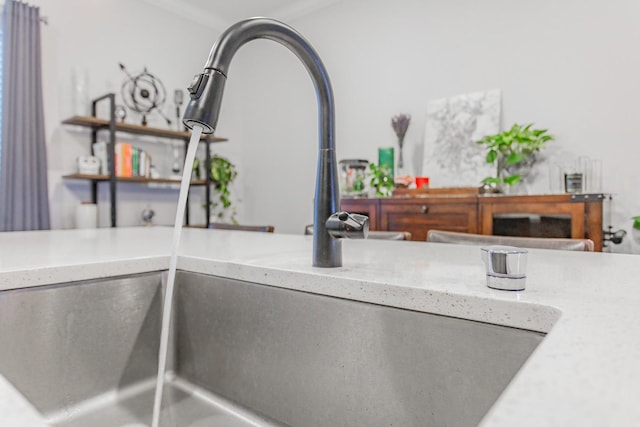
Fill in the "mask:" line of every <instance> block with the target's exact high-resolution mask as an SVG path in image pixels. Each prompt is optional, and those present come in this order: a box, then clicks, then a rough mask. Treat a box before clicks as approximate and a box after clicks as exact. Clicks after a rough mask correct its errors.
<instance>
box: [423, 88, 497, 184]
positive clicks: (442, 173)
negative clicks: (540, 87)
mask: <svg viewBox="0 0 640 427" xmlns="http://www.w3.org/2000/svg"><path fill="white" fill-rule="evenodd" d="M500 119H501V92H500V90H497V89H496V90H488V91H483V92H474V93H468V94H463V95H457V96H454V97H451V98H443V99H437V100H433V101H430V102H429V103H428V105H427V118H426V122H425V134H424V158H423V163H422V174H423V175H425V176H429V177H430V180H431V185H432V186H434V187H478V186H480V185H481V183H482V180H483V179H484V178H486V177H487V176H492V175H495V170H494V166H492V165H490V164H487V163H486V161H485V156H486V150H484V149H483V147H482V146H480V145H479V144H477V143H476V141H479V140H480V139H482V138H483V137H485V136H487V135H491V134H496V133H498V132H500Z"/></svg>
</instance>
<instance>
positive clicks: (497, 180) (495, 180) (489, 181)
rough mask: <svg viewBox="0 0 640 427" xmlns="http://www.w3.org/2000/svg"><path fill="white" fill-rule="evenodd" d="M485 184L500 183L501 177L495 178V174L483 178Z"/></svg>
mask: <svg viewBox="0 0 640 427" xmlns="http://www.w3.org/2000/svg"><path fill="white" fill-rule="evenodd" d="M482 183H483V184H500V178H495V177H493V176H488V177H486V178H485V179H483V180H482Z"/></svg>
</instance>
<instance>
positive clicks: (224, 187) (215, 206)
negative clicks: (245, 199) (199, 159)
mask: <svg viewBox="0 0 640 427" xmlns="http://www.w3.org/2000/svg"><path fill="white" fill-rule="evenodd" d="M205 168H206V171H207V172H208V173H209V178H210V179H211V183H212V185H213V191H214V200H213V201H212V202H211V208H212V213H213V215H214V216H215V217H216V218H218V219H219V220H220V221H225V220H228V221H231V222H232V223H234V224H237V221H236V213H237V212H236V209H235V206H233V203H232V201H231V191H230V188H229V186H230V185H231V183H233V181H234V180H235V179H236V176H237V175H238V172H237V170H236V166H235V165H234V164H233V163H231V161H229V159H226V158H224V157H222V156H218V155H214V156H213V157H212V158H211V159H210V160H209V163H208V164H207V165H205Z"/></svg>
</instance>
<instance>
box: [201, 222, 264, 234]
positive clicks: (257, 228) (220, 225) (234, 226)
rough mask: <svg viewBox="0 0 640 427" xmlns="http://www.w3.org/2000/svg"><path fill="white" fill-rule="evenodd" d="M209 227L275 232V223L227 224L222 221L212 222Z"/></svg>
mask: <svg viewBox="0 0 640 427" xmlns="http://www.w3.org/2000/svg"><path fill="white" fill-rule="evenodd" d="M209 228H211V229H214V230H238V231H261V232H264V233H273V230H274V227H273V225H240V224H225V223H222V222H212V223H211V224H209Z"/></svg>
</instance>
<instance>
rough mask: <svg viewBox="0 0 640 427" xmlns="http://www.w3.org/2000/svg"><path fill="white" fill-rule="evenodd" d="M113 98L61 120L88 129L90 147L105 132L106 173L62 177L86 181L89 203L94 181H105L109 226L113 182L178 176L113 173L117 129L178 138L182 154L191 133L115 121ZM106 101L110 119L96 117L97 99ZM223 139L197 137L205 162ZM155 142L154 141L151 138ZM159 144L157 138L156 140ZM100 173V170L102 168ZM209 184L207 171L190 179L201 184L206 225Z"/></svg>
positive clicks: (168, 182)
mask: <svg viewBox="0 0 640 427" xmlns="http://www.w3.org/2000/svg"><path fill="white" fill-rule="evenodd" d="M115 99H116V96H115V94H114V93H107V94H105V95H103V96H101V97H99V98H96V99H94V100H93V101H92V102H91V114H92V115H91V116H73V117H70V118H68V119H66V120H63V121H62V123H63V124H65V125H72V126H82V127H85V128H89V129H91V145H90V146H91V148H93V145H94V144H95V143H96V142H98V133H100V132H106V133H107V134H108V140H107V141H106V142H107V159H108V160H107V164H108V169H109V173H108V174H106V175H83V174H77V173H76V174H69V175H65V176H63V178H65V179H75V180H84V181H88V182H89V183H90V185H91V201H92V202H93V203H98V183H100V182H105V181H106V182H108V183H109V186H108V191H109V200H110V204H111V206H110V216H111V226H112V227H116V226H117V219H116V212H117V209H116V203H117V198H116V193H117V185H116V184H118V183H122V182H128V183H137V184H160V185H158V187H162V186H163V185H165V186H166V185H174V184H177V185H180V180H179V179H171V178H147V177H142V176H132V177H119V176H116V169H115V163H116V162H115V158H116V152H115V149H116V134H117V133H118V132H123V133H128V134H133V135H145V136H152V137H156V138H163V139H177V140H181V141H182V142H183V143H184V145H185V156H186V152H187V146H188V144H189V141H190V139H191V132H188V131H177V130H171V129H160V128H154V127H150V126H142V125H134V124H131V123H124V122H118V121H116V115H115V107H116V105H115ZM103 101H105V102H108V105H109V116H110V117H111V119H110V120H104V119H99V118H97V117H96V112H97V108H96V106H97V104H98V103H100V102H103ZM222 141H227V139H226V138H219V137H215V136H213V135H202V136H200V142H205V144H204V148H205V150H204V151H205V164H207V163H208V162H209V160H210V159H211V147H210V145H211V144H209V143H210V142H222ZM154 142H155V141H154ZM157 142H158V143H160V141H157ZM102 172H104V170H103V171H102ZM209 184H211V180H210V176H209V174H208V173H206V174H205V179H200V180H192V181H191V185H192V186H199V187H204V194H205V203H204V206H205V215H206V218H207V219H206V224H205V226H208V225H209V216H210V214H211V186H210V185H209ZM185 215H186V224H187V225H189V204H188V203H187V206H186V211H185Z"/></svg>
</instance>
